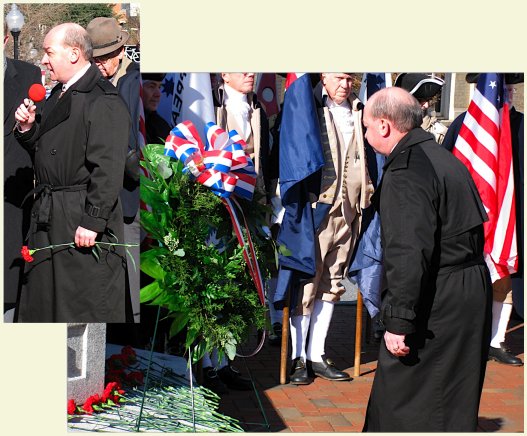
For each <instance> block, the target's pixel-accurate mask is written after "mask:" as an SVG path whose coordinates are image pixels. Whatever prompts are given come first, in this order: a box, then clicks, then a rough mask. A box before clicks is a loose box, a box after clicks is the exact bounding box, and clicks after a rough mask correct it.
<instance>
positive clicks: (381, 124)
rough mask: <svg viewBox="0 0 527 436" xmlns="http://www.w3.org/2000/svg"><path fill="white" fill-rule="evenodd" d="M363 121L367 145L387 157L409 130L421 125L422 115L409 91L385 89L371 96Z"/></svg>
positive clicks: (418, 105) (419, 106) (419, 107)
mask: <svg viewBox="0 0 527 436" xmlns="http://www.w3.org/2000/svg"><path fill="white" fill-rule="evenodd" d="M362 121H363V123H364V126H365V127H366V129H367V130H366V139H367V140H368V142H369V144H370V145H371V146H372V147H373V149H374V150H375V151H376V152H377V153H380V154H383V155H385V156H388V155H389V154H390V153H391V152H392V150H393V148H394V147H395V145H396V144H397V143H398V142H399V141H400V140H401V139H402V138H403V137H404V136H405V135H406V134H407V133H408V132H409V131H410V130H412V129H415V128H416V127H419V126H421V123H422V122H423V115H422V111H421V105H420V104H419V102H418V101H417V100H416V99H415V97H414V96H413V95H411V94H410V93H409V92H408V91H405V90H404V89H402V88H385V89H381V90H380V91H377V92H376V93H375V94H373V96H372V97H370V99H369V100H368V103H366V107H365V108H364V116H363V119H362Z"/></svg>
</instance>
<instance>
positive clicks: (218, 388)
mask: <svg viewBox="0 0 527 436" xmlns="http://www.w3.org/2000/svg"><path fill="white" fill-rule="evenodd" d="M203 386H205V387H206V388H207V389H210V390H211V391H212V392H215V393H216V394H218V395H221V394H226V393H227V392H229V390H228V389H227V386H225V384H224V383H223V382H222V381H221V380H220V378H219V377H218V373H217V372H216V370H215V369H214V368H213V367H212V366H209V367H207V368H203Z"/></svg>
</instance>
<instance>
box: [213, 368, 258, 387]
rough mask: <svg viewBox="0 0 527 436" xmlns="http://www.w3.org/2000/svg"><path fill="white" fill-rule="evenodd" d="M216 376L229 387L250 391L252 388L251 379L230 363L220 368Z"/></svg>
mask: <svg viewBox="0 0 527 436" xmlns="http://www.w3.org/2000/svg"><path fill="white" fill-rule="evenodd" d="M218 376H219V377H220V380H221V381H222V382H223V383H224V384H225V385H227V387H228V388H229V389H234V390H237V391H250V390H251V389H252V388H253V387H252V383H251V380H249V379H248V378H245V377H243V376H242V375H241V374H240V372H239V371H238V370H237V369H236V368H234V367H233V366H231V365H227V366H225V367H223V368H221V369H220V370H219V371H218Z"/></svg>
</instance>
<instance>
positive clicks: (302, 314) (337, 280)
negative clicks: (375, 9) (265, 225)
mask: <svg viewBox="0 0 527 436" xmlns="http://www.w3.org/2000/svg"><path fill="white" fill-rule="evenodd" d="M351 80H352V77H351V76H350V75H349V74H346V73H322V74H321V81H320V83H319V84H318V85H317V86H316V87H315V90H314V97H315V103H316V107H317V116H318V123H319V126H320V132H321V142H322V147H323V152H324V159H325V164H324V167H323V168H322V170H321V174H320V190H319V195H318V197H315V196H314V195H313V194H310V195H313V198H311V203H312V207H313V208H314V209H315V208H316V212H315V215H316V216H318V217H319V225H318V231H317V233H316V235H314V237H315V254H316V259H315V265H316V275H315V276H314V277H313V278H311V279H309V280H307V281H304V282H301V283H300V289H299V293H298V298H297V299H296V300H297V304H296V307H292V308H291V318H290V324H291V342H292V359H293V362H292V368H291V374H290V382H291V383H293V384H308V383H310V382H311V376H312V375H315V376H319V377H322V378H324V379H327V380H335V381H342V380H350V379H351V377H350V376H349V374H347V373H345V372H343V371H340V370H339V369H337V368H336V367H335V365H334V363H333V362H332V361H331V359H328V358H327V357H326V355H325V350H324V347H325V341H326V336H327V334H328V330H329V325H330V322H331V318H332V315H333V309H334V305H335V303H336V302H338V301H339V300H340V296H341V295H342V294H343V293H344V287H343V285H342V283H341V281H342V279H343V278H345V277H346V275H347V271H348V267H349V264H350V260H351V257H352V253H353V249H354V246H355V243H356V241H357V237H358V235H359V231H360V221H361V210H362V209H364V208H366V207H367V206H368V205H369V198H370V196H371V194H372V192H373V185H372V183H371V181H370V179H369V176H368V171H367V167H366V159H365V146H364V138H363V132H362V121H361V118H362V110H361V108H362V103H360V101H359V100H358V99H357V98H354V97H351V88H352V83H351ZM315 219H316V218H315ZM283 236H284V235H281V236H280V237H283ZM291 249H294V248H293V247H291ZM308 334H309V344H308V345H307V337H308Z"/></svg>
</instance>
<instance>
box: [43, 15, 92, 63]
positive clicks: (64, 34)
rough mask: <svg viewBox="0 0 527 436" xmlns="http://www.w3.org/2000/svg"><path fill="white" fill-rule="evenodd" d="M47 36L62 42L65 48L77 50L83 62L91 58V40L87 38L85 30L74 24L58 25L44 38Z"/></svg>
mask: <svg viewBox="0 0 527 436" xmlns="http://www.w3.org/2000/svg"><path fill="white" fill-rule="evenodd" d="M48 36H51V37H52V38H57V39H58V40H59V41H62V44H63V45H64V46H65V47H75V48H78V49H79V50H80V52H81V54H82V57H83V58H84V59H85V60H90V59H91V58H92V53H93V49H92V43H91V39H90V37H89V36H88V32H86V29H84V28H83V27H82V26H80V25H78V24H76V23H63V24H59V25H58V26H55V27H53V28H52V29H51V30H50V31H49V32H48V34H47V35H46V38H47V37H48Z"/></svg>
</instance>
